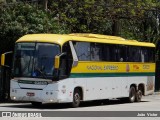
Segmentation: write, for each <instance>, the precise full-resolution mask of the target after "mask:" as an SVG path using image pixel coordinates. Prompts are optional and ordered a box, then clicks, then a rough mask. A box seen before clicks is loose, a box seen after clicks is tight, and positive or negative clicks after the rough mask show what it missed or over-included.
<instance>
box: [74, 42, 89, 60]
mask: <svg viewBox="0 0 160 120" xmlns="http://www.w3.org/2000/svg"><path fill="white" fill-rule="evenodd" d="M74 48H75V51H76V53H77V56H78V60H81V61H90V60H91V54H90V52H91V50H90V43H89V42H74Z"/></svg>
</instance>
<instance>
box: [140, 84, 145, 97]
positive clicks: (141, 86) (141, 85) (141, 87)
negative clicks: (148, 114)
mask: <svg viewBox="0 0 160 120" xmlns="http://www.w3.org/2000/svg"><path fill="white" fill-rule="evenodd" d="M138 90H141V91H142V95H145V84H144V83H140V84H139V85H138Z"/></svg>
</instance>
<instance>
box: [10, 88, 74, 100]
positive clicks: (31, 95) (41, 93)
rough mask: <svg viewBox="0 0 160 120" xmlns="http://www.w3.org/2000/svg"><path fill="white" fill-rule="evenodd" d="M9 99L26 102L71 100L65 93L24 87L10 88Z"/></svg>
mask: <svg viewBox="0 0 160 120" xmlns="http://www.w3.org/2000/svg"><path fill="white" fill-rule="evenodd" d="M10 97H11V100H14V101H28V102H42V103H64V102H71V100H70V99H67V97H66V95H61V93H60V92H59V91H58V90H57V91H49V90H26V89H11V91H10Z"/></svg>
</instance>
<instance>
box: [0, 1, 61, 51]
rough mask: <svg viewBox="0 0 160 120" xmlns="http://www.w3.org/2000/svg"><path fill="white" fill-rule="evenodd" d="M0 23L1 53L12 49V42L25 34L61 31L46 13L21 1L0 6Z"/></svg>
mask: <svg viewBox="0 0 160 120" xmlns="http://www.w3.org/2000/svg"><path fill="white" fill-rule="evenodd" d="M0 24H1V26H0V43H1V44H0V48H1V53H2V52H4V51H6V50H11V49H13V46H14V42H15V41H16V40H17V39H18V38H19V37H21V36H23V35H25V34H32V33H58V32H59V31H62V30H60V29H59V28H60V27H59V26H57V23H56V22H55V20H54V19H52V17H51V16H50V15H49V14H48V13H46V12H45V11H43V10H40V9H38V8H37V7H36V6H33V5H30V4H23V3H19V4H12V5H10V6H8V5H5V6H1V8H0Z"/></svg>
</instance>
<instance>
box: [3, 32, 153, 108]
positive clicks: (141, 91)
mask: <svg viewBox="0 0 160 120" xmlns="http://www.w3.org/2000/svg"><path fill="white" fill-rule="evenodd" d="M154 56H155V45H154V44H152V43H147V42H138V41H136V40H126V39H124V38H121V37H116V36H107V35H99V34H88V33H83V34H82V33H75V34H64V35H61V34H28V35H25V36H23V37H21V38H19V39H18V40H17V41H16V44H15V50H14V58H13V67H12V79H11V83H10V97H11V99H12V100H15V101H30V102H31V103H32V105H40V104H42V103H71V105H72V106H73V107H78V106H79V105H80V102H81V101H91V100H102V99H113V98H117V99H118V98H119V99H121V98H125V99H126V100H128V101H129V102H139V101H141V98H142V96H143V95H148V94H152V93H153V92H154V83H155V60H154V59H155V58H154ZM1 64H2V65H5V54H3V55H2V57H1Z"/></svg>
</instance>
